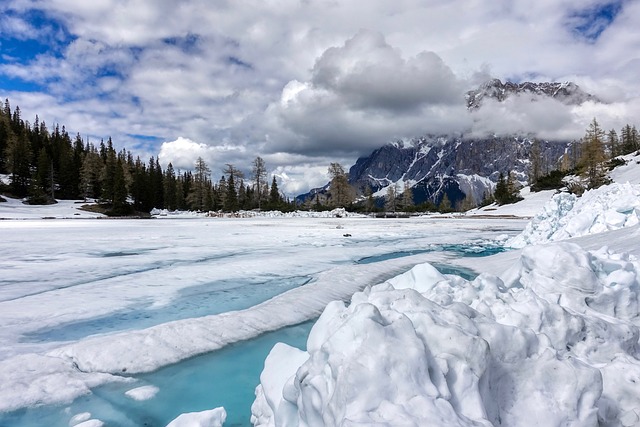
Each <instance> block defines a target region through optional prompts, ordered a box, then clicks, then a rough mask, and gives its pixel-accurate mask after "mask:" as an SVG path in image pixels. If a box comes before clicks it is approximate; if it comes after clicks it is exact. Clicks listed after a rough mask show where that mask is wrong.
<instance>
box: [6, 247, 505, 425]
mask: <svg viewBox="0 0 640 427" xmlns="http://www.w3.org/2000/svg"><path fill="white" fill-rule="evenodd" d="M433 251H447V252H451V253H455V254H458V255H459V256H487V255H491V254H493V253H497V252H501V251H502V248H500V247H496V246H491V245H483V244H467V245H434V246H432V247H429V248H428V249H417V250H407V251H396V252H390V253H387V254H382V255H378V256H372V257H367V258H363V259H361V260H359V261H357V262H358V263H359V264H371V263H375V262H380V261H384V260H387V259H394V258H400V257H404V256H410V255H415V254H419V253H425V252H433ZM125 255H129V254H120V253H118V254H114V255H112V256H125ZM434 266H435V267H436V268H437V269H438V270H439V271H440V272H442V273H444V274H457V275H460V276H461V277H463V278H465V279H468V280H472V279H473V278H474V277H475V273H473V272H472V271H470V270H465V269H460V268H452V267H449V266H447V265H445V264H434ZM308 280H309V278H308V277H290V278H282V277H278V278H275V277H267V278H260V279H256V278H252V279H246V280H241V281H238V280H234V281H217V282H213V283H209V284H205V285H199V286H194V287H190V288H186V289H183V290H182V291H181V293H180V295H179V296H178V297H177V298H175V300H173V301H172V303H171V304H170V305H167V306H164V307H160V308H155V307H153V306H152V305H151V302H150V301H139V302H137V303H136V305H135V306H132V307H131V308H128V309H125V310H122V311H120V312H116V313H113V314H111V315H109V316H105V317H100V318H95V319H90V320H85V321H81V322H74V323H70V324H66V325H62V326H60V327H57V328H54V329H49V330H41V331H37V332H35V333H32V334H30V335H29V336H26V337H25V341H29V342H47V341H65V340H78V339H81V338H83V337H86V336H89V335H93V334H97V333H111V332H116V331H122V330H131V329H140V328H146V327H149V326H153V325H157V324H161V323H164V322H167V321H170V320H178V319H183V318H187V317H199V316H204V315H208V314H216V313H221V312H225V311H230V310H237V309H243V308H247V307H250V306H253V305H255V304H258V303H259V302H261V301H264V300H266V299H268V298H270V297H272V296H274V295H277V294H280V293H282V292H284V291H286V290H288V289H291V288H294V287H298V286H301V285H303V284H305V283H306V282H307V281H308ZM312 325H313V322H307V323H304V324H301V325H297V326H291V327H287V328H283V329H281V330H279V331H275V332H271V333H267V334H264V335H261V336H259V337H257V338H255V339H252V340H249V341H245V342H240V343H237V344H234V345H231V346H228V347H226V348H224V349H221V350H219V351H216V352H212V353H209V354H206V355H202V356H198V357H194V358H192V359H189V360H185V361H182V362H180V363H177V364H174V365H171V366H168V367H165V368H162V369H160V370H158V371H156V372H153V373H149V374H144V375H136V376H134V378H135V379H136V380H137V381H136V382H135V383H130V384H118V383H114V384H108V385H105V386H102V387H98V388H96V389H94V390H93V391H92V393H91V394H89V395H87V396H83V397H81V398H78V399H76V400H75V401H74V402H72V403H71V404H67V405H60V406H41V407H34V408H25V409H22V410H19V411H15V412H12V413H8V414H0V427H43V426H47V427H49V426H50V427H67V426H68V425H69V421H70V419H71V418H72V417H73V416H74V415H76V414H79V413H84V412H90V413H91V414H92V418H93V419H99V420H101V421H103V422H104V423H105V425H106V426H113V427H138V426H154V427H155V426H160V427H162V426H166V424H168V423H169V422H170V421H171V420H173V419H174V418H175V417H176V416H178V415H179V414H181V413H184V412H199V411H204V410H207V409H212V408H215V407H218V406H224V407H225V409H226V410H227V414H228V416H227V421H226V423H225V426H250V422H249V420H250V414H251V411H250V407H251V403H252V402H253V400H254V389H255V387H256V385H257V384H258V383H259V377H260V372H261V371H262V368H263V364H264V359H265V358H266V356H267V354H268V353H269V351H270V350H271V348H272V347H273V345H274V344H275V343H276V342H285V343H287V344H290V345H293V346H295V347H298V348H302V349H304V348H306V339H307V336H308V333H309V330H310V329H311V327H312ZM144 385H152V386H155V387H158V389H159V391H158V393H157V394H156V395H155V397H153V398H152V399H149V400H146V401H135V400H132V399H130V398H129V397H127V396H126V395H125V392H126V391H128V390H131V389H133V388H137V387H140V386H144Z"/></svg>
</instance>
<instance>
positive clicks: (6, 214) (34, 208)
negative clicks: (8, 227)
mask: <svg viewBox="0 0 640 427" xmlns="http://www.w3.org/2000/svg"><path fill="white" fill-rule="evenodd" d="M4 199H5V200H6V202H1V203H0V220H3V219H52V218H101V217H104V215H102V214H99V213H94V212H87V211H83V210H81V209H80V208H81V207H82V205H86V204H90V203H87V202H83V201H80V200H75V201H74V200H59V201H58V203H55V204H52V205H27V204H24V203H22V200H21V199H12V198H10V197H4Z"/></svg>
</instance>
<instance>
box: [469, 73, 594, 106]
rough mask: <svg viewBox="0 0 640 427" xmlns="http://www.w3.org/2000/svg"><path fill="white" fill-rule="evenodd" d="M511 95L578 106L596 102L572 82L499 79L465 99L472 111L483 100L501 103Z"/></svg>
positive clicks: (480, 104)
mask: <svg viewBox="0 0 640 427" xmlns="http://www.w3.org/2000/svg"><path fill="white" fill-rule="evenodd" d="M512 95H520V96H523V95H525V96H530V97H531V98H532V100H533V99H535V98H536V97H549V98H553V99H557V100H558V101H560V102H562V103H565V104H569V105H578V104H582V103H583V102H586V101H597V98H596V97H594V96H593V95H591V94H589V93H586V92H584V91H583V90H582V89H580V87H579V86H578V85H577V84H575V83H573V82H562V83H559V82H543V83H533V82H523V83H513V82H509V81H507V82H504V83H503V82H502V81H501V80H500V79H491V80H489V81H487V82H485V83H483V84H481V85H480V86H479V87H478V89H475V90H471V91H469V92H467V94H466V96H465V98H466V101H467V108H469V109H470V110H474V109H477V108H480V107H481V106H482V103H483V101H484V100H485V99H487V98H489V99H494V100H497V101H499V102H502V101H504V100H506V99H507V98H509V97H510V96H512Z"/></svg>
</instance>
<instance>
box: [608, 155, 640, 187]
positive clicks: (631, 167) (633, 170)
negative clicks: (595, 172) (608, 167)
mask: <svg viewBox="0 0 640 427" xmlns="http://www.w3.org/2000/svg"><path fill="white" fill-rule="evenodd" d="M621 158H622V159H623V160H624V161H625V162H626V164H625V165H623V166H618V167H617V168H615V169H614V170H612V171H611V173H610V174H609V176H610V177H611V179H612V180H613V181H615V182H619V183H621V184H625V183H627V182H629V183H631V184H640V155H633V154H629V155H626V156H622V157H621Z"/></svg>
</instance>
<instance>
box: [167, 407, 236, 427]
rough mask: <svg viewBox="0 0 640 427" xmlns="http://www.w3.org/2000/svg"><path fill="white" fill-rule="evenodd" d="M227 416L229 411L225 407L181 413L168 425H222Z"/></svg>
mask: <svg viewBox="0 0 640 427" xmlns="http://www.w3.org/2000/svg"><path fill="white" fill-rule="evenodd" d="M226 418H227V413H226V412H225V410H224V408H215V409H211V410H209V411H202V412H189V413H186V414H181V415H180V416H178V417H177V418H176V419H175V420H173V421H171V422H170V423H169V424H168V425H167V427H222V425H223V424H224V421H225V419H226Z"/></svg>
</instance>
